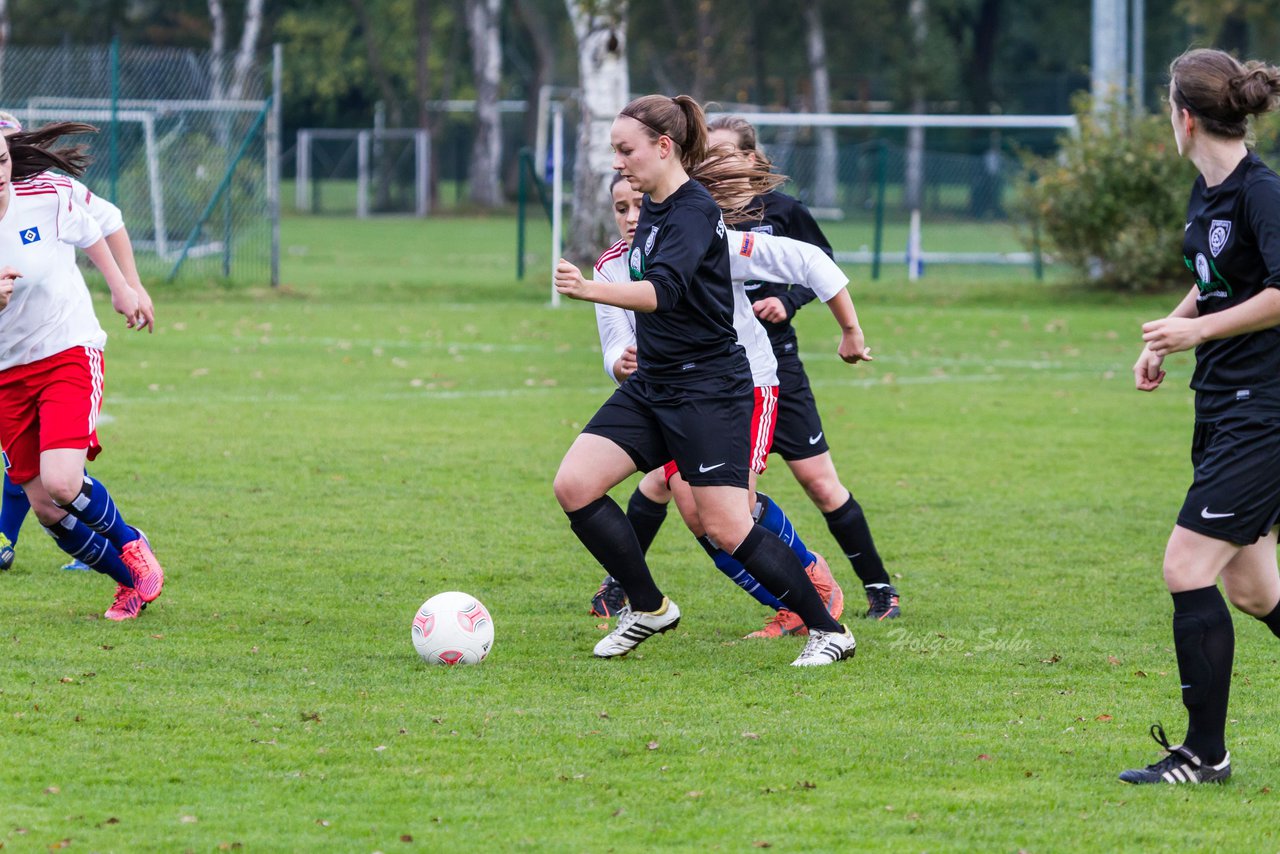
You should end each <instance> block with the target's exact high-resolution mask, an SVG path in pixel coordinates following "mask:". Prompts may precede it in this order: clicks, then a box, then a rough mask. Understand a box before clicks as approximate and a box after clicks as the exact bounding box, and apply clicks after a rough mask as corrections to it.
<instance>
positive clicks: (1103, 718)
mask: <svg viewBox="0 0 1280 854" xmlns="http://www.w3.org/2000/svg"><path fill="white" fill-rule="evenodd" d="M1094 720H1095V721H1098V722H1099V723H1104V724H1105V723H1107V722H1108V721H1110V720H1111V715H1098V716H1097V717H1096V718H1094Z"/></svg>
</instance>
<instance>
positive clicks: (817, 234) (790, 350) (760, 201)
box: [734, 191, 835, 359]
mask: <svg viewBox="0 0 1280 854" xmlns="http://www.w3.org/2000/svg"><path fill="white" fill-rule="evenodd" d="M747 210H748V212H749V214H750V215H752V218H751V219H748V220H746V221H745V222H742V223H739V224H737V225H735V226H734V228H736V229H738V230H739V231H743V230H747V229H750V230H751V231H763V232H765V233H767V234H776V235H778V236H779V237H790V238H791V239H792V240H800V241H803V242H804V243H812V244H813V245H814V246H816V247H818V248H819V249H821V250H822V251H823V252H825V253H827V257H828V258H832V259H834V258H835V256H834V255H833V254H832V253H831V244H830V243H829V242H827V236H826V235H825V234H823V233H822V229H821V228H819V227H818V223H817V222H815V221H814V219H813V214H811V213H809V209H808V208H806V207H805V206H804V205H803V204H801V202H800V200H799V199H797V198H795V197H794V196H788V195H787V194H786V193H779V192H776V191H775V192H772V193H765V194H764V195H763V196H756V197H755V198H754V199H752V200H751V204H750V205H749V206H748V209H747ZM745 287H746V289H747V296H748V297H750V298H751V301H752V302H753V303H756V302H759V301H760V300H762V299H766V298H768V297H777V298H778V299H779V300H781V301H782V305H783V307H784V308H785V309H786V310H787V319H786V320H784V321H782V322H781V323H770V322H768V321H766V320H761V321H760V323H761V324H763V325H764V328H765V331H766V332H768V333H769V343H770V344H772V345H773V353H774V355H775V356H777V357H778V358H779V359H782V358H785V357H788V356H791V357H794V356H795V355H796V352H797V345H796V331H795V329H794V328H792V326H791V318H793V317H795V315H796V312H797V311H799V310H800V307H801V306H803V305H804V304H805V303H807V302H810V301H812V300H813V298H814V293H813V291H811V290H809V289H808V288H806V287H805V286H804V285H798V284H797V285H783V284H778V283H776V282H746V283H745Z"/></svg>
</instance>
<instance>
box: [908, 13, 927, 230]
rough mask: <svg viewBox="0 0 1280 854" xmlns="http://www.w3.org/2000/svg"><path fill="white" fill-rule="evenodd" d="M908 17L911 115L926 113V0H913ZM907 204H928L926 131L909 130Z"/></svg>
mask: <svg viewBox="0 0 1280 854" xmlns="http://www.w3.org/2000/svg"><path fill="white" fill-rule="evenodd" d="M907 8H908V11H907V16H908V19H909V20H910V24H911V44H912V46H913V47H914V48H915V51H916V53H915V57H914V59H913V60H912V62H911V64H912V68H913V74H912V80H911V112H912V113H915V114H916V115H920V114H922V113H924V87H925V79H924V78H925V76H926V75H927V74H928V70H929V69H928V60H927V59H926V58H925V51H924V47H925V40H926V39H927V38H928V36H929V24H928V20H927V18H926V15H927V10H926V2H925V0H910V3H909V4H908V7H907ZM903 183H904V187H903V201H904V203H905V205H906V208H907V210H917V209H919V208H920V206H921V205H922V204H923V203H924V128H922V127H913V128H908V129H907V166H906V175H905V177H904V179H903Z"/></svg>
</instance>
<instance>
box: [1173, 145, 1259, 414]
mask: <svg viewBox="0 0 1280 854" xmlns="http://www.w3.org/2000/svg"><path fill="white" fill-rule="evenodd" d="M1184 232H1185V236H1184V237H1183V239H1182V256H1183V260H1184V261H1185V262H1186V264H1187V267H1188V268H1189V269H1190V270H1191V272H1192V273H1193V274H1194V275H1195V279H1196V285H1197V287H1199V289H1200V294H1199V296H1198V297H1197V300H1196V308H1197V309H1198V310H1199V313H1200V314H1201V315H1206V314H1212V313H1214V312H1218V311H1222V310H1223V309H1227V308H1231V307H1232V306H1235V305H1239V304H1240V303H1242V302H1245V301H1246V300H1248V299H1249V298H1250V297H1253V296H1256V295H1257V294H1259V293H1261V292H1262V291H1263V290H1265V289H1266V288H1272V287H1280V176H1277V175H1276V173H1275V172H1272V171H1271V169H1269V168H1268V167H1267V165H1266V164H1265V163H1263V162H1262V161H1261V160H1260V159H1258V156H1257V155H1256V154H1254V153H1253V152H1250V153H1249V154H1248V155H1246V156H1245V158H1244V159H1243V160H1242V161H1240V164H1239V165H1238V166H1236V168H1235V169H1234V170H1232V172H1231V174H1230V175H1229V176H1227V179H1226V180H1225V181H1223V182H1222V183H1221V184H1218V185H1217V186H1216V187H1206V186H1205V180H1204V177H1203V176H1200V177H1198V178H1196V181H1195V184H1194V185H1193V186H1192V188H1191V200H1190V201H1189V202H1188V203H1187V223H1186V227H1185V230H1184ZM1191 387H1192V388H1193V389H1195V390H1196V414H1197V415H1200V416H1209V417H1213V416H1216V415H1219V414H1221V413H1222V412H1223V411H1225V410H1226V409H1227V408H1228V407H1229V406H1230V405H1231V404H1232V403H1233V402H1234V401H1244V400H1250V401H1253V404H1252V406H1251V408H1252V409H1268V410H1274V411H1277V412H1280V328H1277V327H1272V328H1271V329H1263V330H1261V331H1258V332H1248V333H1245V334H1243V335H1233V336H1231V337H1230V338H1223V339H1221V340H1218V341H1206V342H1205V343H1203V344H1201V345H1200V346H1198V347H1197V348H1196V370H1195V373H1194V374H1193V375H1192V377H1191Z"/></svg>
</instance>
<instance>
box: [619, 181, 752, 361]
mask: <svg viewBox="0 0 1280 854" xmlns="http://www.w3.org/2000/svg"><path fill="white" fill-rule="evenodd" d="M628 266H629V267H630V269H631V280H632V281H640V280H645V281H648V282H650V283H651V284H652V285H653V287H654V290H655V291H656V293H657V297H658V308H657V310H656V311H654V312H651V313H648V312H636V360H637V362H638V364H639V368H638V369H637V371H636V376H637V377H639V378H640V379H643V380H647V381H649V382H656V383H677V384H684V383H687V382H692V381H696V380H700V379H704V378H706V377H743V376H744V377H747V378H748V379H750V377H751V366H750V363H749V362H748V361H747V353H746V351H745V350H744V349H742V347H741V346H739V344H738V333H737V332H736V331H734V328H733V280H732V278H731V277H730V274H729V248H728V244H727V242H726V240H725V227H724V220H723V219H722V218H721V216H720V208H719V207H717V205H716V203H715V200H714V199H712V198H711V194H710V193H709V192H707V189H706V188H705V187H703V186H702V185H701V184H699V183H698V182H697V181H693V180H690V181H686V182H685V183H684V185H682V186H681V187H680V189H678V190H676V191H675V192H674V193H672V194H671V196H670V197H668V198H667V200H666V201H665V202H662V203H661V204H656V203H654V201H653V200H652V199H650V198H649V197H648V196H647V195H646V196H645V197H644V203H643V205H642V206H641V208H640V220H639V222H637V223H636V236H635V239H634V240H632V242H631V253H630V255H629V256H628Z"/></svg>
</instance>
